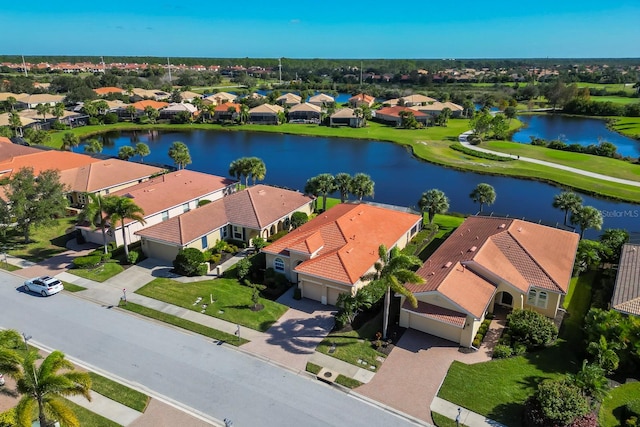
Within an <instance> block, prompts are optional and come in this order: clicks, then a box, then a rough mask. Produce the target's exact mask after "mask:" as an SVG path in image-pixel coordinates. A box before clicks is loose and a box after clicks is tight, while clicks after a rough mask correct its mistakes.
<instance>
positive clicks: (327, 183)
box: [304, 173, 335, 211]
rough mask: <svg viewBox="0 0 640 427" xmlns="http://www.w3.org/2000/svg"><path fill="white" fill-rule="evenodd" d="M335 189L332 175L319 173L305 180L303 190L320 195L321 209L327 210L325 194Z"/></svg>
mask: <svg viewBox="0 0 640 427" xmlns="http://www.w3.org/2000/svg"><path fill="white" fill-rule="evenodd" d="M334 191H335V186H334V184H333V175H331V174H330V173H321V174H320V175H316V176H314V177H312V178H309V180H307V183H306V184H305V187H304V192H305V193H309V194H313V195H314V196H316V197H317V196H322V210H323V211H326V210H327V196H328V195H329V194H331V193H333V192H334Z"/></svg>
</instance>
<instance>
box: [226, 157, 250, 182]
mask: <svg viewBox="0 0 640 427" xmlns="http://www.w3.org/2000/svg"><path fill="white" fill-rule="evenodd" d="M247 160H248V158H247V157H242V158H240V159H236V160H234V161H232V162H231V163H230V164H229V175H231V176H234V177H236V178H237V179H238V180H240V181H242V178H244V179H245V183H244V186H245V187H248V186H249V175H250V171H249V167H248V161H247Z"/></svg>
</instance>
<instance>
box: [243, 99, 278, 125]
mask: <svg viewBox="0 0 640 427" xmlns="http://www.w3.org/2000/svg"><path fill="white" fill-rule="evenodd" d="M278 113H284V108H282V107H281V106H279V105H272V104H262V105H258V106H257V107H254V108H252V109H250V110H249V123H255V124H260V125H277V124H278Z"/></svg>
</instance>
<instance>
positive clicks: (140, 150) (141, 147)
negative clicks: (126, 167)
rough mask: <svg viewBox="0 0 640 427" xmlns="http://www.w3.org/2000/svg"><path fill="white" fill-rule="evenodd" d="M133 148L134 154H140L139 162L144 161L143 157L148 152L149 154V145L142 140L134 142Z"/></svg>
mask: <svg viewBox="0 0 640 427" xmlns="http://www.w3.org/2000/svg"><path fill="white" fill-rule="evenodd" d="M135 150H136V154H137V155H138V156H140V161H141V162H144V158H145V157H147V156H148V155H149V154H151V150H150V149H149V146H148V145H147V144H145V143H144V142H138V143H137V144H136V148H135Z"/></svg>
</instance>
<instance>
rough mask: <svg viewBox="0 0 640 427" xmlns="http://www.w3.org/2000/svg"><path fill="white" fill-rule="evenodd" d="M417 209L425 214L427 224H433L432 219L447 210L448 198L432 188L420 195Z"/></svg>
mask: <svg viewBox="0 0 640 427" xmlns="http://www.w3.org/2000/svg"><path fill="white" fill-rule="evenodd" d="M418 207H419V208H420V210H421V211H422V212H426V213H427V215H428V217H429V223H430V224H433V218H434V217H435V216H436V214H443V213H445V212H447V211H448V210H449V198H448V197H447V196H446V195H445V194H444V192H442V191H440V190H438V189H435V188H433V189H431V190H428V191H425V192H424V193H422V197H421V198H420V200H419V201H418Z"/></svg>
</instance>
